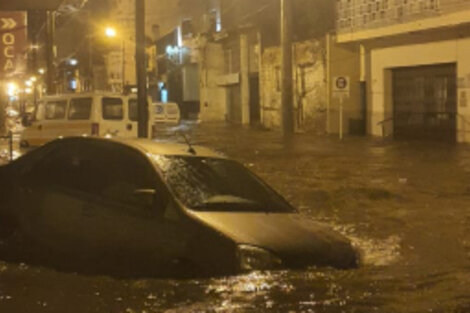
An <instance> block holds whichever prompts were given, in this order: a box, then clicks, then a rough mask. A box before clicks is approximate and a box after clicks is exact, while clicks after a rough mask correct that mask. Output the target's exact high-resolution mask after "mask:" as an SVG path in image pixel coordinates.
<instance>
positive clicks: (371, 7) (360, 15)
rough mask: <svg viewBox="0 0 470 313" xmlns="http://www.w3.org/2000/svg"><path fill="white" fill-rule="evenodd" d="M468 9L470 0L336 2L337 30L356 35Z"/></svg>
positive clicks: (366, 0)
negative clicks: (358, 32) (368, 30)
mask: <svg viewBox="0 0 470 313" xmlns="http://www.w3.org/2000/svg"><path fill="white" fill-rule="evenodd" d="M466 9H467V10H470V0H337V12H338V17H337V30H338V33H348V32H356V31H361V30H366V29H373V28H379V27H384V26H389V25H395V24H402V23H407V22H412V21H417V20H422V19H426V18H431V17H436V16H442V15H445V14H449V13H454V12H459V11H461V10H466ZM468 20H469V22H470V15H469V18H468Z"/></svg>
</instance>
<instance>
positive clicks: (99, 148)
mask: <svg viewBox="0 0 470 313" xmlns="http://www.w3.org/2000/svg"><path fill="white" fill-rule="evenodd" d="M34 172H35V173H34V176H36V177H37V178H38V179H40V180H41V181H44V182H45V183H48V184H51V185H56V186H60V187H63V188H67V189H70V190H74V191H78V192H81V193H86V194H90V195H92V196H95V197H98V198H101V199H103V200H105V201H109V202H112V203H115V204H116V206H114V207H119V205H124V206H132V207H143V205H142V202H141V201H139V199H138V198H136V196H135V192H136V191H137V190H149V189H154V190H156V191H157V197H160V198H159V199H160V200H161V201H158V199H157V201H156V203H157V204H162V206H164V205H165V204H166V201H163V200H166V198H167V194H166V191H165V190H163V188H161V186H162V185H163V182H161V181H159V178H158V176H157V174H156V173H155V170H154V168H153V167H152V165H151V163H150V162H149V161H148V160H147V159H146V158H145V157H144V156H142V155H140V154H139V153H138V152H136V151H133V150H132V149H130V148H126V147H124V146H122V145H119V144H114V143H108V142H88V143H83V142H73V141H68V142H67V144H65V143H64V144H62V145H60V148H58V149H56V151H54V154H53V155H51V157H49V158H47V159H45V160H44V161H43V162H41V163H40V165H39V166H37V167H36V169H35V170H34ZM157 189H158V190H157ZM146 209H148V208H146ZM156 209H160V210H164V207H157V208H156Z"/></svg>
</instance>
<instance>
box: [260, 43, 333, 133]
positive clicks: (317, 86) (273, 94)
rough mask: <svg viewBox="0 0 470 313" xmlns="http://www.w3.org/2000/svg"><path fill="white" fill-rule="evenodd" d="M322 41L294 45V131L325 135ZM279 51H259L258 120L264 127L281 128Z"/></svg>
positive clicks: (269, 49)
mask: <svg viewBox="0 0 470 313" xmlns="http://www.w3.org/2000/svg"><path fill="white" fill-rule="evenodd" d="M325 53H326V48H325V41H324V40H309V41H305V42H300V43H296V44H295V46H294V61H293V62H294V65H293V68H294V107H295V120H296V127H297V129H298V130H305V131H317V132H325V124H326V65H325ZM280 67H281V50H280V48H279V47H271V48H267V49H265V50H264V51H263V54H262V61H261V69H260V89H261V90H260V94H261V121H262V123H263V125H264V126H265V127H268V128H278V127H280V126H281V120H282V119H281V89H280V75H281V74H280Z"/></svg>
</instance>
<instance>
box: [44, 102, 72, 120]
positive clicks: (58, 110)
mask: <svg viewBox="0 0 470 313" xmlns="http://www.w3.org/2000/svg"><path fill="white" fill-rule="evenodd" d="M66 110H67V101H66V100H60V101H49V102H47V103H46V108H45V119H46V120H60V119H63V118H65V111H66Z"/></svg>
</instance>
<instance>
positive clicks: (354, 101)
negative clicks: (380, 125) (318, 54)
mask: <svg viewBox="0 0 470 313" xmlns="http://www.w3.org/2000/svg"><path fill="white" fill-rule="evenodd" d="M326 62H327V66H328V70H327V71H328V74H327V86H328V96H327V98H328V107H327V118H326V119H327V126H326V129H327V132H328V133H329V134H337V133H339V132H340V128H341V125H340V104H341V103H340V100H341V99H340V98H339V97H338V96H337V95H336V94H335V92H334V90H333V84H334V78H335V77H349V79H350V86H349V90H350V92H349V95H348V96H343V99H342V103H343V125H342V128H343V133H344V134H348V133H349V130H350V128H351V127H350V126H352V125H351V123H352V121H358V120H360V119H361V118H362V113H361V96H360V79H361V56H360V49H359V46H358V45H356V44H351V45H340V44H337V43H336V38H335V37H334V36H330V35H329V36H328V37H327V61H326Z"/></svg>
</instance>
